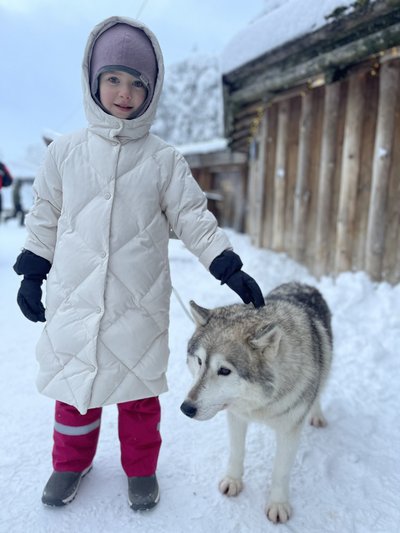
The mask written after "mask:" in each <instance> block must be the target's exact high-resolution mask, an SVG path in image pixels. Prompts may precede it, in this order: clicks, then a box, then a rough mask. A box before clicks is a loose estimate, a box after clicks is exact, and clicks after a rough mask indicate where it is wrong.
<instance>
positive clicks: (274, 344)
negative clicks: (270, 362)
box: [249, 324, 282, 359]
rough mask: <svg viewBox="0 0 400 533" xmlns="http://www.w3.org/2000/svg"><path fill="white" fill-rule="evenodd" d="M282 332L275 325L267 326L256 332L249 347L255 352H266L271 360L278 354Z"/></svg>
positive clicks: (250, 340)
mask: <svg viewBox="0 0 400 533" xmlns="http://www.w3.org/2000/svg"><path fill="white" fill-rule="evenodd" d="M281 337H282V332H281V330H280V329H279V328H278V326H277V325H276V324H268V326H267V327H265V328H262V329H260V330H259V331H257V332H256V333H255V335H254V337H252V338H251V339H249V343H250V346H251V347H252V348H255V349H256V350H261V351H263V352H264V351H267V352H268V355H269V357H271V358H272V359H273V358H274V357H275V356H276V354H277V353H278V348H279V343H280V341H281Z"/></svg>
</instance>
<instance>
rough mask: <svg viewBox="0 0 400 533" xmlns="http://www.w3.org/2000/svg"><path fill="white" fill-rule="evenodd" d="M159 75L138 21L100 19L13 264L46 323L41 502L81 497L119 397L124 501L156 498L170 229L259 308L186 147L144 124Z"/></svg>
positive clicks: (157, 53)
mask: <svg viewBox="0 0 400 533" xmlns="http://www.w3.org/2000/svg"><path fill="white" fill-rule="evenodd" d="M163 76H164V66H163V59H162V54H161V50H160V47H159V44H158V42H157V39H156V38H155V36H154V35H153V33H152V32H151V31H150V30H148V29H147V28H146V27H145V26H143V24H141V23H140V22H137V21H135V20H132V19H128V18H123V17H111V18H108V19H106V20H105V21H103V22H102V23H100V24H98V25H97V26H96V27H95V28H94V30H93V31H92V33H91V34H90V36H89V39H88V43H87V46H86V50H85V54H84V60H83V91H84V106H85V112H86V115H87V119H88V123H89V124H88V127H87V128H86V129H83V130H80V131H78V132H75V133H72V134H70V135H65V136H63V137H60V138H58V139H57V140H55V141H54V142H53V143H52V144H51V145H50V146H49V149H48V153H47V156H46V159H45V161H44V164H43V166H42V168H41V170H40V172H39V175H38V176H37V178H36V180H35V184H34V190H35V203H34V205H33V207H32V209H31V212H30V214H29V215H28V216H27V219H26V226H27V229H28V237H27V240H26V243H25V248H24V250H23V251H22V253H21V254H20V255H19V256H18V258H17V261H16V264H15V265H14V269H15V271H16V272H17V273H18V274H22V275H24V278H23V281H22V283H21V288H20V290H19V292H18V297H17V300H18V304H19V306H20V308H21V310H22V312H23V313H24V315H25V316H26V317H27V318H29V319H30V320H32V321H34V322H37V321H41V322H44V321H46V325H45V327H44V330H43V333H42V335H41V337H40V340H39V342H38V346H37V359H38V362H39V366H40V370H39V376H38V380H37V384H38V389H39V391H40V392H42V393H43V394H45V395H47V396H49V397H51V398H53V399H55V400H56V407H55V426H54V447H53V467H54V471H53V473H52V475H51V477H50V479H49V481H48V482H47V484H46V487H45V489H44V492H43V496H42V501H43V503H45V504H47V505H52V506H60V505H64V504H66V503H68V502H70V501H71V500H72V499H73V498H74V497H75V495H76V492H77V490H78V487H79V483H80V481H81V479H82V477H83V476H84V475H85V474H86V473H87V472H88V471H89V470H90V468H91V465H92V461H93V458H94V455H95V451H96V446H97V441H98V436H99V431H100V418H101V408H102V407H103V406H104V405H108V404H117V406H118V411H119V417H118V429H119V439H120V444H121V462H122V467H123V469H124V471H125V473H126V475H127V476H128V495H129V503H130V506H131V507H132V509H134V510H146V509H150V508H152V507H154V506H155V505H156V503H157V502H158V500H159V488H158V483H157V479H156V466H157V459H158V454H159V450H160V445H161V436H160V432H159V424H160V404H159V400H158V396H159V394H161V393H162V392H165V391H166V390H167V383H166V377H165V373H166V369H167V360H168V325H169V300H170V293H171V281H170V273H169V264H168V239H169V228H170V227H172V229H173V230H174V232H175V234H176V235H177V236H178V237H179V238H180V239H181V240H182V241H183V242H184V244H185V245H186V246H187V248H188V249H189V250H190V251H191V252H192V253H193V254H195V255H196V256H197V257H198V258H199V260H200V261H201V263H202V264H203V265H204V266H205V267H206V268H208V269H209V270H210V272H211V273H212V274H213V275H214V276H215V277H216V278H217V279H219V280H221V282H222V283H227V285H228V286H230V287H231V288H232V289H233V290H234V291H236V292H237V293H238V294H239V295H240V297H241V298H242V299H243V301H244V302H245V303H249V302H252V303H253V304H254V305H255V306H256V307H258V306H261V305H263V304H264V300H263V297H262V294H261V291H260V289H259V287H258V285H257V284H256V282H255V281H254V280H253V279H252V278H251V277H250V276H248V275H247V274H245V273H244V272H242V270H241V266H242V263H241V261H240V258H239V256H238V255H237V254H235V253H234V252H233V251H232V249H231V244H230V242H229V240H228V239H227V237H226V235H225V234H224V233H223V232H222V231H221V230H220V229H219V228H218V227H217V223H216V220H215V218H214V216H213V215H212V214H211V213H210V212H209V211H208V210H207V208H206V199H205V195H204V194H203V193H202V191H201V190H200V188H199V187H198V185H197V183H196V181H195V180H194V179H193V177H192V176H191V173H190V170H189V168H188V165H187V163H186V162H185V160H184V159H183V157H182V156H181V155H180V154H179V153H178V152H177V151H176V150H175V149H174V148H173V147H171V146H169V145H168V144H166V143H165V142H163V141H162V140H161V139H159V138H158V137H156V136H154V135H152V134H150V133H149V129H150V126H151V123H152V121H153V119H154V116H155V113H156V108H157V103H158V100H159V97H160V93H161V87H162V83H163ZM47 274H48V277H47V287H46V310H45V309H44V307H43V305H42V303H41V296H42V292H41V285H42V282H43V280H44V279H46V276H47Z"/></svg>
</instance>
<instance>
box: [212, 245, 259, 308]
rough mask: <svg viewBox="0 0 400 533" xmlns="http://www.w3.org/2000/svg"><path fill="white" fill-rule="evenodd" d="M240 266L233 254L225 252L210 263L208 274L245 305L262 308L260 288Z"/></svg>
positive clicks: (239, 260) (238, 258)
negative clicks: (235, 294)
mask: <svg viewBox="0 0 400 533" xmlns="http://www.w3.org/2000/svg"><path fill="white" fill-rule="evenodd" d="M242 266H243V263H242V261H241V259H240V257H239V256H238V255H237V254H236V253H235V252H233V251H232V250H225V251H224V252H222V254H221V255H219V256H218V257H216V258H215V259H214V260H213V261H212V263H211V265H210V272H211V274H212V275H213V276H214V277H215V278H217V279H219V280H220V281H221V285H223V284H224V283H226V284H227V285H228V287H229V288H230V289H232V290H233V291H235V292H236V293H237V294H238V295H239V296H240V298H241V299H242V300H243V302H244V303H245V304H248V303H250V302H251V303H252V304H253V305H254V307H262V306H264V305H265V301H264V297H263V295H262V292H261V289H260V287H259V286H258V285H257V282H256V281H255V280H254V279H253V278H252V277H251V276H249V275H248V274H246V272H243V271H242V270H241V268H242Z"/></svg>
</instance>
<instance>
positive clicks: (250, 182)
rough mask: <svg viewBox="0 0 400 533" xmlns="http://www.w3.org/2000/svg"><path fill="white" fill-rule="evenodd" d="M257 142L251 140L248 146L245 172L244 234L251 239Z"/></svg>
mask: <svg viewBox="0 0 400 533" xmlns="http://www.w3.org/2000/svg"><path fill="white" fill-rule="evenodd" d="M256 152H257V141H256V139H253V140H252V141H251V143H250V146H249V166H248V171H247V191H246V192H247V194H246V209H245V223H246V226H245V228H246V233H248V234H249V235H250V237H251V238H252V237H253V229H254V218H253V213H252V211H251V206H252V205H254V194H255V187H254V183H255V175H256V172H257V168H256V167H257V159H256Z"/></svg>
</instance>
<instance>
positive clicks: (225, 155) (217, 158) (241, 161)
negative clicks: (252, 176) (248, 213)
mask: <svg viewBox="0 0 400 533" xmlns="http://www.w3.org/2000/svg"><path fill="white" fill-rule="evenodd" d="M179 150H180V152H182V154H183V155H184V156H185V159H186V161H187V162H188V164H189V166H190V169H191V171H192V174H193V176H194V178H195V179H196V181H197V182H198V184H199V185H200V187H201V188H202V189H203V191H204V192H205V194H206V195H207V198H208V208H209V209H210V211H211V212H212V213H214V215H215V216H216V218H217V220H218V222H219V224H220V225H221V226H223V227H224V226H225V227H230V228H233V229H234V230H236V231H239V232H242V231H244V215H245V213H244V203H243V198H244V197H245V191H246V181H247V157H246V155H245V154H243V153H241V152H235V151H231V150H229V149H228V148H227V146H226V141H225V139H217V140H214V141H209V142H203V143H195V144H192V145H187V146H180V147H179Z"/></svg>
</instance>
